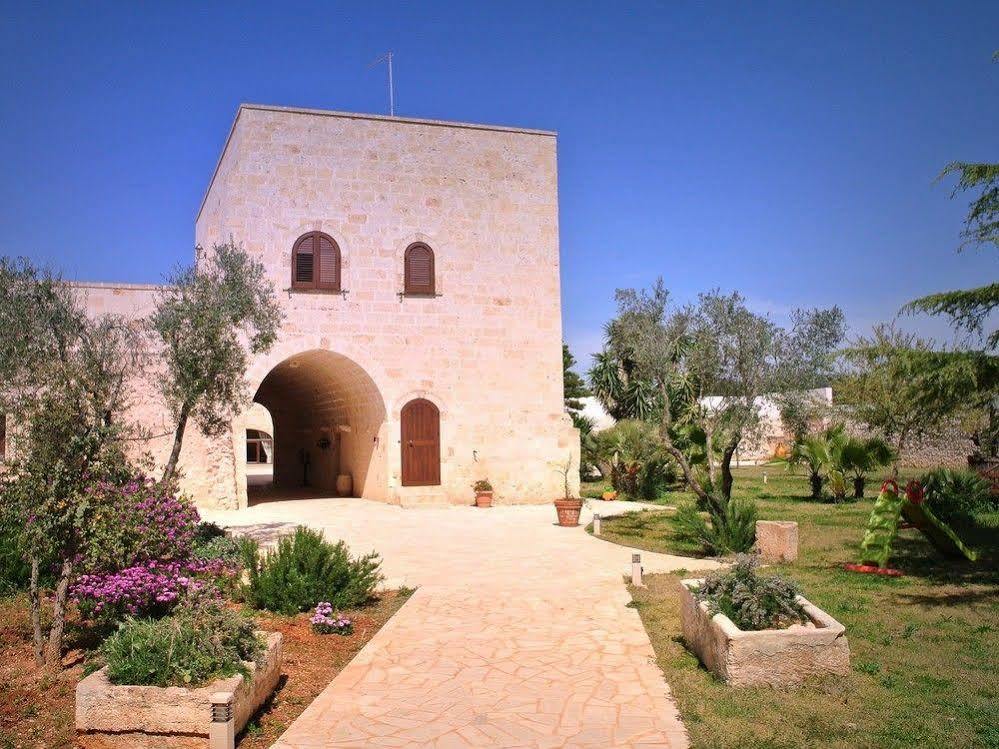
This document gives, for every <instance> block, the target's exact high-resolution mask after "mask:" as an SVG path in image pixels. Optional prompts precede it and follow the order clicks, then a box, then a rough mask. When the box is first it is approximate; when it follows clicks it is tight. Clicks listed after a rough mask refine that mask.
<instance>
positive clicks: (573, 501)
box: [555, 453, 583, 528]
mask: <svg viewBox="0 0 999 749" xmlns="http://www.w3.org/2000/svg"><path fill="white" fill-rule="evenodd" d="M558 471H559V473H561V474H562V485H563V487H565V489H564V493H563V496H562V499H556V500H555V512H556V514H557V515H558V524H559V525H561V526H563V527H565V528H574V527H575V526H577V525H579V513H580V512H581V511H582V509H583V500H581V499H578V498H576V497H573V496H572V492H570V491H569V472H570V471H572V454H571V453H570V455H569V459H568V460H567V461H566V462H565V465H559V467H558Z"/></svg>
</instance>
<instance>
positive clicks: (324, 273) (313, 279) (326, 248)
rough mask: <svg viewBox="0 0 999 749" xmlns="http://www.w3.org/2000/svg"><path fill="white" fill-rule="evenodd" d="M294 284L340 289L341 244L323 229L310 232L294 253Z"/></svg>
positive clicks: (292, 255)
mask: <svg viewBox="0 0 999 749" xmlns="http://www.w3.org/2000/svg"><path fill="white" fill-rule="evenodd" d="M291 258H292V260H291V287H292V288H293V289H323V290H325V291H340V248H339V247H338V246H337V243H336V242H334V241H333V239H332V237H329V236H327V235H325V234H323V233H321V232H318V231H314V232H309V233H308V234H305V235H303V236H301V237H299V239H298V241H297V242H295V247H294V249H293V250H292V253H291Z"/></svg>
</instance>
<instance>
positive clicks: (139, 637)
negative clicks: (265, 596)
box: [101, 593, 263, 687]
mask: <svg viewBox="0 0 999 749" xmlns="http://www.w3.org/2000/svg"><path fill="white" fill-rule="evenodd" d="M262 651H263V643H262V642H261V640H260V638H259V637H258V636H257V634H256V632H255V627H254V623H253V620H252V619H249V618H247V617H245V616H243V615H242V614H240V613H239V612H237V611H235V610H233V609H230V608H227V607H226V606H225V604H224V603H223V602H222V601H221V599H219V598H213V597H212V596H211V595H210V594H206V593H200V594H194V595H191V596H190V597H189V598H187V599H185V600H184V602H183V603H182V604H181V605H180V606H179V607H178V608H177V610H176V611H175V612H174V614H173V615H171V616H168V617H164V618H163V619H134V618H128V619H127V620H126V621H125V623H124V624H122V625H121V626H120V627H119V628H118V630H117V631H116V632H115V633H114V634H113V635H111V637H109V638H108V639H107V640H106V641H105V642H104V645H103V646H102V647H101V654H102V656H103V658H104V661H105V663H106V664H107V667H108V678H109V679H110V681H111V683H112V684H134V685H140V686H143V685H146V686H157V687H167V686H191V687H194V686H199V685H201V684H205V683H207V682H210V681H212V680H214V679H219V678H223V677H226V676H232V675H233V674H236V673H246V666H245V665H244V661H252V660H254V659H256V658H257V657H258V655H259V654H260V653H261V652H262Z"/></svg>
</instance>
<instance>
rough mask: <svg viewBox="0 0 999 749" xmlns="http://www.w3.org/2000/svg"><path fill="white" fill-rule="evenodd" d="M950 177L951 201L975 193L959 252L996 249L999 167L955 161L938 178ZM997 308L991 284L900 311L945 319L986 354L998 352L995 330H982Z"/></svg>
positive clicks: (998, 295)
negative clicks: (955, 178)
mask: <svg viewBox="0 0 999 749" xmlns="http://www.w3.org/2000/svg"><path fill="white" fill-rule="evenodd" d="M952 174H957V175H958V181H957V186H956V187H955V188H954V191H953V193H951V197H954V196H956V195H958V194H959V193H964V192H969V191H970V192H976V193H977V196H976V197H975V198H974V199H973V200H972V201H971V204H970V205H969V206H968V215H967V216H965V219H964V229H962V231H961V237H962V238H963V241H962V243H961V245H960V249H964V248H966V247H987V246H990V245H991V246H992V247H993V248H994V249H999V164H990V163H970V162H965V161H955V162H953V163H952V164H948V165H947V167H946V168H945V169H944V170H943V172H942V173H941V175H940V178H941V179H943V178H945V177H947V176H949V175H952ZM997 308H999V283H996V282H993V283H989V284H986V285H984V286H979V287H977V288H974V289H961V290H957V291H943V292H940V293H938V294H930V295H928V296H924V297H920V298H919V299H916V300H913V301H912V302H909V304H907V305H906V306H905V307H904V308H903V311H905V312H925V313H927V314H930V315H944V316H947V317H949V318H950V319H951V322H952V324H953V325H954V327H955V329H957V330H962V331H964V332H965V333H967V334H968V335H970V336H972V337H973V338H977V339H979V340H980V341H981V342H982V343H983V344H984V347H985V349H986V350H990V351H994V350H996V349H997V348H999V329H995V330H991V331H986V329H985V326H986V324H987V323H988V322H989V321H990V319H991V315H992V312H993V311H995V310H996V309H997Z"/></svg>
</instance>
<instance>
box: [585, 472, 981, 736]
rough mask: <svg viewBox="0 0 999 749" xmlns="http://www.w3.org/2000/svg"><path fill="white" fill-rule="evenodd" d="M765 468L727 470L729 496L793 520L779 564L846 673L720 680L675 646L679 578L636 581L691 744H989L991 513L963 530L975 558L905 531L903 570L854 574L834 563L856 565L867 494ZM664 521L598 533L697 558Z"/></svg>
mask: <svg viewBox="0 0 999 749" xmlns="http://www.w3.org/2000/svg"><path fill="white" fill-rule="evenodd" d="M764 470H765V469H762V468H746V469H738V470H737V473H736V481H735V491H736V493H737V494H743V495H748V496H754V497H756V498H757V500H758V504H759V510H760V517H761V519H773V520H777V519H781V520H796V521H797V522H798V524H799V535H800V550H799V559H798V562H797V563H796V564H793V565H782V566H781V567H780V569H782V571H784V572H786V573H787V574H789V575H791V576H792V577H794V578H795V579H796V580H798V582H799V583H800V584H801V586H802V588H803V589H804V593H805V595H806V596H807V597H808V598H809V599H810V600H812V601H813V602H814V603H816V604H817V605H819V606H820V607H822V608H823V609H825V610H826V611H827V612H829V613H830V614H832V615H833V616H834V617H836V618H837V619H838V620H839V621H841V622H842V623H843V624H844V625H845V626H846V629H847V636H848V638H849V640H850V650H851V661H852V664H853V673H852V674H851V676H849V677H847V678H845V679H828V680H822V681H816V682H814V683H811V684H809V685H807V686H806V687H803V688H800V689H795V690H773V689H766V688H748V689H747V688H743V689H733V688H731V687H727V686H725V685H724V684H722V683H720V682H718V681H717V680H716V679H714V677H712V676H711V675H710V674H708V673H707V672H706V671H705V670H704V669H703V668H701V667H700V666H699V664H698V661H697V659H696V658H695V657H694V656H693V655H691V654H690V653H689V652H688V651H687V650H686V649H685V648H684V647H683V644H682V640H681V637H680V621H679V604H678V597H677V593H676V589H677V585H678V581H679V577H678V576H674V575H651V576H649V577H648V578H647V581H648V587H647V588H645V589H633V590H632V597H633V598H634V604H633V605H634V606H635V607H636V608H637V609H638V611H639V613H640V614H641V617H642V620H643V621H644V622H645V626H646V628H647V629H648V631H649V635H650V637H651V639H652V644H653V646H654V648H655V651H656V655H657V658H658V662H659V665H660V667H661V668H662V669H663V671H664V672H665V674H666V678H667V681H668V682H669V684H670V686H671V687H672V689H673V693H674V695H675V696H676V699H677V702H678V703H679V706H680V711H681V713H682V714H683V718H684V721H685V723H686V724H687V727H688V728H689V730H690V733H691V737H692V740H693V743H694V746H695V747H703V748H704V749H708V748H709V747H710V748H711V749H715V748H718V749H722V748H725V747H747V748H748V747H756V748H760V749H762V748H763V747H767V748H768V749H770V748H772V749H784V748H785V747H787V748H790V747H842V748H843V749H846V748H847V747H850V748H852V747H915V746H919V747H941V748H943V747H947V748H950V747H993V748H997V749H999V518H997V517H995V516H990V517H983V518H980V519H979V520H980V522H979V523H977V524H976V525H974V526H973V527H969V528H964V529H961V534H962V536H963V537H964V538H965V539H966V540H967V541H968V542H969V543H971V544H972V545H973V546H975V547H977V548H978V549H979V550H980V551H981V552H982V558H981V559H980V560H979V562H978V563H977V564H971V563H967V562H963V561H958V560H950V559H945V558H943V557H941V556H940V555H939V554H938V553H937V552H936V550H935V549H934V548H933V547H932V546H930V544H929V543H928V542H927V541H926V540H925V539H924V538H923V536H922V535H921V534H920V533H919V532H918V531H915V530H907V531H902V532H901V534H900V535H899V538H898V540H897V542H896V544H895V554H894V556H893V558H892V562H891V564H892V566H894V567H897V568H899V569H902V570H903V571H904V572H905V573H906V576H905V577H903V578H898V579H895V578H883V577H876V576H871V575H858V574H856V573H850V572H846V571H844V570H842V569H841V568H840V565H841V564H842V563H843V562H848V561H855V560H856V555H857V550H858V546H859V542H860V538H861V536H862V533H863V529H864V526H865V525H866V522H867V518H868V515H869V514H870V510H871V504H872V503H871V501H870V500H869V499H868V500H864V501H861V502H857V503H852V504H844V505H832V504H822V503H816V502H812V501H810V500H808V499H807V492H808V488H807V482H806V481H805V479H804V478H802V477H795V476H789V475H787V474H784V473H782V472H780V471H774V470H773V469H772V468H771V469H769V470H767V473H768V474H769V483H768V484H766V485H764V484H763V482H762V473H763V471H764ZM875 489H876V487H875ZM683 498H684V495H674V496H671V497H667V498H665V501H667V502H670V503H672V502H676V501H680V500H682V499H683ZM671 515H672V513H670V512H669V511H659V510H651V511H646V512H642V513H640V514H637V515H631V516H624V517H621V518H608V519H606V520H605V521H604V523H603V535H604V537H605V538H606V539H607V540H608V541H611V542H614V541H617V542H619V543H624V544H627V545H629V546H636V547H639V548H645V549H649V550H652V551H666V552H670V553H675V554H687V555H690V554H692V553H696V551H697V549H696V548H692V547H691V546H690V544H689V543H684V542H680V541H679V540H678V539H677V538H676V537H675V535H674V532H673V531H674V529H673V523H672V519H671Z"/></svg>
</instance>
